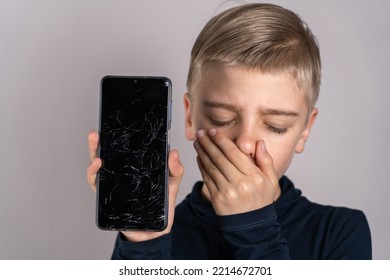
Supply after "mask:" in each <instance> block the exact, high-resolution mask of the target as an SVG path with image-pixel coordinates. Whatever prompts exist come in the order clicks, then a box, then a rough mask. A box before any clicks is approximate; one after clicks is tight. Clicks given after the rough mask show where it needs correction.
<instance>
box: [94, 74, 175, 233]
mask: <svg viewBox="0 0 390 280" xmlns="http://www.w3.org/2000/svg"><path fill="white" fill-rule="evenodd" d="M100 106H101V107H100V139H99V148H98V156H99V157H100V158H101V159H102V162H103V164H102V168H101V169H100V171H99V173H98V176H97V225H98V227H99V228H101V229H110V230H146V231H149V230H150V231H161V230H163V229H165V227H166V225H167V214H168V199H167V197H168V196H167V193H168V191H167V190H168V176H169V175H168V174H169V172H168V164H167V157H168V152H169V143H168V139H169V137H168V135H169V133H168V132H169V129H170V121H171V120H170V115H171V114H170V109H171V82H170V80H169V79H167V78H163V77H117V76H107V77H104V78H103V79H102V81H101V100H100Z"/></svg>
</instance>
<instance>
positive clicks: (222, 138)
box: [87, 4, 371, 259]
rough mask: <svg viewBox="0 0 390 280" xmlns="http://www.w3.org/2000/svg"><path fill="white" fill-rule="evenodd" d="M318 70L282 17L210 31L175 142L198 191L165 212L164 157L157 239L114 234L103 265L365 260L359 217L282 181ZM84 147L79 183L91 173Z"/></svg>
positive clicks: (235, 17) (275, 11)
mask: <svg viewBox="0 0 390 280" xmlns="http://www.w3.org/2000/svg"><path fill="white" fill-rule="evenodd" d="M320 80H321V63H320V55H319V49H318V46H317V43H316V41H315V38H314V36H313V35H312V33H311V31H310V30H309V29H308V28H307V26H306V25H305V24H304V23H303V22H302V21H301V20H300V18H299V17H298V16H297V15H296V14H294V13H293V12H291V11H289V10H286V9H284V8H282V7H279V6H275V5H271V4H247V5H243V6H239V7H236V8H232V9H229V10H227V11H225V12H223V13H221V14H220V15H217V16H216V17H214V18H213V19H211V20H210V21H209V22H208V23H207V24H206V26H205V27H204V29H203V30H202V31H201V33H200V34H199V36H198V38H197V40H196V42H195V44H194V47H193V49H192V53H191V64H190V69H189V74H188V80H187V87H188V93H186V94H185V96H184V106H185V126H186V127H185V130H186V137H187V139H188V140H191V141H194V148H195V150H196V152H197V154H198V156H197V162H198V166H199V169H200V172H201V174H202V177H203V182H198V183H196V184H195V186H194V188H193V191H192V193H191V194H189V195H188V196H187V197H186V198H185V200H184V201H183V202H181V203H180V204H179V205H178V206H177V207H176V209H175V200H176V195H177V191H178V188H179V184H180V180H181V177H182V175H183V172H184V168H183V166H182V165H181V163H180V161H179V156H178V152H177V151H175V150H172V151H171V152H170V155H169V162H168V164H169V170H170V179H169V180H170V181H169V216H168V217H169V222H168V227H167V229H166V230H164V231H163V232H122V233H120V234H119V235H118V238H117V241H116V244H115V249H114V253H113V258H114V259H152V258H153V259H169V258H174V259H370V258H371V237H370V231H369V227H368V224H367V221H366V218H365V216H364V214H363V213H362V212H361V211H357V210H351V209H347V208H341V207H331V206H322V205H318V204H315V203H312V202H310V201H309V200H307V199H306V198H305V197H303V196H302V195H301V192H300V191H299V190H298V189H295V187H294V185H293V183H292V182H291V181H290V180H289V179H288V178H287V177H285V176H284V173H285V172H286V170H287V168H288V166H289V164H290V162H291V160H292V158H293V155H294V153H300V152H302V151H303V150H304V146H305V143H306V140H307V139H308V137H309V134H310V130H311V128H312V126H313V124H314V122H315V119H316V116H317V113H318V110H317V109H316V108H315V107H314V105H315V103H316V100H317V97H318V93H319V88H320ZM97 142H98V135H97V133H96V132H93V133H90V135H89V149H90V154H91V164H90V166H89V167H88V170H87V174H88V181H89V184H90V185H91V186H92V188H95V179H96V173H97V171H98V170H99V168H100V166H101V161H100V159H98V158H96V148H97Z"/></svg>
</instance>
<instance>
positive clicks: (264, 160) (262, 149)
mask: <svg viewBox="0 0 390 280" xmlns="http://www.w3.org/2000/svg"><path fill="white" fill-rule="evenodd" d="M255 161H256V165H257V166H259V167H260V169H261V171H262V172H263V173H264V174H265V175H266V176H267V177H268V178H269V179H270V181H271V182H272V184H273V185H275V186H276V185H278V183H279V180H278V178H277V176H276V172H275V167H274V161H273V159H272V157H271V155H270V154H269V153H268V151H267V148H266V146H265V142H264V140H260V141H259V142H257V143H256V155H255Z"/></svg>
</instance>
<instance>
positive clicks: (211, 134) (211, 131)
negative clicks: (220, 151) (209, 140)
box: [209, 128, 217, 136]
mask: <svg viewBox="0 0 390 280" xmlns="http://www.w3.org/2000/svg"><path fill="white" fill-rule="evenodd" d="M215 134H217V130H216V129H215V128H212V129H210V130H209V135H210V136H214V135H215Z"/></svg>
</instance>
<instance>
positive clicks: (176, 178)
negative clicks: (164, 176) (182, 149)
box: [168, 150, 184, 198]
mask: <svg viewBox="0 0 390 280" xmlns="http://www.w3.org/2000/svg"><path fill="white" fill-rule="evenodd" d="M168 167H169V194H170V196H171V197H172V195H173V197H175V198H176V195H177V192H178V190H179V185H180V182H181V179H182V177H183V174H184V166H183V165H182V164H181V162H180V158H179V152H178V151H177V150H171V151H170V152H169V157H168Z"/></svg>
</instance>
